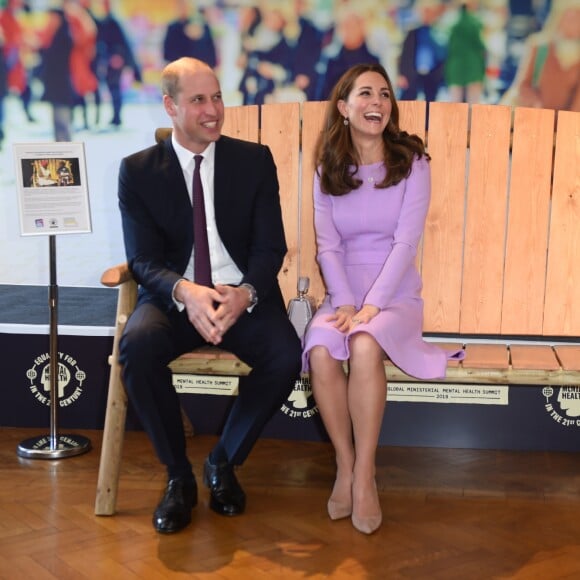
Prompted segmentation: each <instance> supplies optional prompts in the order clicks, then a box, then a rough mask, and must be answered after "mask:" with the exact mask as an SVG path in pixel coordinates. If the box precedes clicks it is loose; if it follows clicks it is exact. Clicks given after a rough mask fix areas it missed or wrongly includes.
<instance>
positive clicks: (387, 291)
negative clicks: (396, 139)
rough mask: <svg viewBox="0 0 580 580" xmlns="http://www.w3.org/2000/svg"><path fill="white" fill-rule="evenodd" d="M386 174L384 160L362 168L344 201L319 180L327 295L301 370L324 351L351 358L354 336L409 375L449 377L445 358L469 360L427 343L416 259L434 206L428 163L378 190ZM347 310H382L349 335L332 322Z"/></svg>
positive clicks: (318, 222)
mask: <svg viewBox="0 0 580 580" xmlns="http://www.w3.org/2000/svg"><path fill="white" fill-rule="evenodd" d="M384 175H385V166H384V164H383V163H382V162H380V163H374V164H372V165H363V166H361V167H359V169H358V172H357V174H356V176H357V177H358V178H360V179H362V182H363V183H362V185H361V186H360V187H359V188H358V189H356V190H353V191H351V192H349V193H348V194H346V195H343V196H333V195H327V194H324V193H322V192H321V190H320V182H319V178H318V176H317V175H316V176H315V178H314V220H315V226H316V232H317V243H318V254H317V258H318V263H319V264H320V268H321V271H322V275H323V277H324V280H325V282H326V287H327V290H328V294H327V296H326V298H325V300H324V301H323V303H322V305H321V306H320V308H319V309H318V310H317V312H316V314H315V315H314V318H313V319H312V321H311V323H310V325H309V327H308V329H307V331H306V334H305V337H304V354H303V369H304V370H308V353H309V351H310V349H312V347H314V346H316V345H324V346H326V347H327V348H328V350H329V352H330V354H331V355H332V356H333V357H334V358H335V359H338V360H346V359H348V358H349V337H350V335H352V334H354V333H356V332H368V333H370V334H372V335H373V336H374V337H375V339H376V340H377V342H378V343H379V344H380V345H381V347H382V348H383V350H384V351H385V352H386V353H387V356H388V357H389V358H390V359H391V360H392V361H393V363H394V364H396V365H397V366H398V367H399V368H401V369H402V370H403V371H404V372H406V373H407V374H409V375H411V376H413V377H417V378H419V379H435V378H443V377H444V376H445V371H446V367H447V360H448V359H449V358H457V359H461V358H463V351H462V350H459V351H446V350H444V349H442V348H440V347H438V346H436V345H434V344H432V343H428V342H426V341H424V340H423V338H422V331H423V300H422V298H421V288H422V282H421V278H420V275H419V272H418V271H417V268H416V266H415V256H416V253H417V247H418V244H419V240H420V238H421V235H422V233H423V228H424V226H425V219H426V216H427V210H428V208H429V198H430V191H431V178H430V168H429V163H428V161H427V160H426V159H425V157H422V158H421V159H415V161H414V162H413V166H412V170H411V173H410V175H409V177H407V178H406V179H403V180H402V181H401V182H399V183H398V184H397V185H394V186H391V187H388V188H386V189H377V188H375V187H374V185H375V183H379V182H380V181H382V179H383V177H384ZM347 304H354V305H355V307H356V308H357V309H359V308H361V307H362V305H363V304H373V305H375V306H378V307H379V308H380V309H381V311H380V312H379V314H378V315H377V316H375V317H374V318H373V319H372V320H371V321H370V322H369V323H368V324H361V325H358V326H357V327H356V328H355V329H353V330H352V331H351V332H349V333H346V334H345V333H342V332H339V331H338V330H336V329H335V328H334V326H333V324H334V323H333V322H328V321H327V320H326V319H327V318H328V316H329V315H330V314H332V313H333V312H334V310H335V308H337V307H338V306H342V305H347Z"/></svg>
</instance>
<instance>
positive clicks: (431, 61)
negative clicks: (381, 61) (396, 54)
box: [397, 0, 447, 101]
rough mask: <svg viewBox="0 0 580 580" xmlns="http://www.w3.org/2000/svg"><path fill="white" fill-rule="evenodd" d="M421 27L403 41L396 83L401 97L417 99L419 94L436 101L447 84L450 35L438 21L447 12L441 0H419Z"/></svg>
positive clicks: (418, 11) (412, 30) (410, 99)
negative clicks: (445, 76) (445, 71)
mask: <svg viewBox="0 0 580 580" xmlns="http://www.w3.org/2000/svg"><path fill="white" fill-rule="evenodd" d="M415 8H416V11H417V14H418V18H419V22H420V24H419V26H417V27H416V28H412V29H411V30H410V31H409V32H408V33H407V35H406V36H405V39H404V41H403V47H402V49H401V55H400V60H399V77H398V79H397V85H398V87H399V88H400V89H401V94H400V98H401V99H402V100H409V101H413V100H415V99H416V98H417V97H418V96H419V95H420V94H421V95H422V96H423V98H424V99H425V100H426V101H436V100H437V94H438V93H439V89H440V88H441V87H442V86H443V84H444V67H445V59H446V56H447V37H446V34H445V32H444V31H442V30H441V29H438V27H437V23H438V22H439V20H440V18H441V16H442V15H443V13H444V12H445V4H443V3H442V2H441V1H440V0H417V2H416V7H415Z"/></svg>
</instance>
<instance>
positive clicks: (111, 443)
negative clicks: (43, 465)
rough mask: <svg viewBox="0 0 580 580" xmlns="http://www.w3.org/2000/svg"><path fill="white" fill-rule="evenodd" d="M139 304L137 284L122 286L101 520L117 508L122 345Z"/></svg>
mask: <svg viewBox="0 0 580 580" xmlns="http://www.w3.org/2000/svg"><path fill="white" fill-rule="evenodd" d="M136 300H137V285H136V284H135V282H134V281H132V280H130V281H128V282H125V283H124V284H121V286H120V288H119V297H118V300H117V323H116V328H115V338H114V340H113V353H112V354H111V357H110V359H109V363H110V365H111V374H110V376H109V393H108V396H107V410H106V415H105V426H104V430H103V442H102V446H101V461H100V464H99V477H98V482H97V497H96V500H95V514H96V515H98V516H112V515H113V514H114V513H115V508H116V505H117V490H118V488H119V475H120V471H121V458H122V455H123V438H124V436H125V419H126V417H127V393H126V392H125V386H124V385H123V380H122V378H121V365H120V364H119V342H120V339H121V336H122V334H123V331H124V330H125V325H126V324H127V320H128V318H129V315H130V313H131V312H132V311H133V309H134V308H135V302H136Z"/></svg>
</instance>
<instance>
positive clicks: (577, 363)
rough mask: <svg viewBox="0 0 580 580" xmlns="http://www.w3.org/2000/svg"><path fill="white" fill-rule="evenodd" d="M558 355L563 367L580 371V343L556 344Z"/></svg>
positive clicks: (555, 348)
mask: <svg viewBox="0 0 580 580" xmlns="http://www.w3.org/2000/svg"><path fill="white" fill-rule="evenodd" d="M554 350H555V351H556V356H557V357H558V359H559V360H560V363H561V365H562V368H563V369H565V370H567V371H580V344H578V345H566V344H563V345H559V346H555V347H554Z"/></svg>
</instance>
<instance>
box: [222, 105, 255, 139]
mask: <svg viewBox="0 0 580 580" xmlns="http://www.w3.org/2000/svg"><path fill="white" fill-rule="evenodd" d="M259 116H260V108H259V107H258V105H247V106H242V105H240V106H237V107H228V110H227V114H226V116H225V118H224V124H223V127H222V131H223V134H224V135H228V136H230V137H235V138H236V139H245V140H247V141H253V142H254V143H257V142H258V139H259V135H260V126H259Z"/></svg>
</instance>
